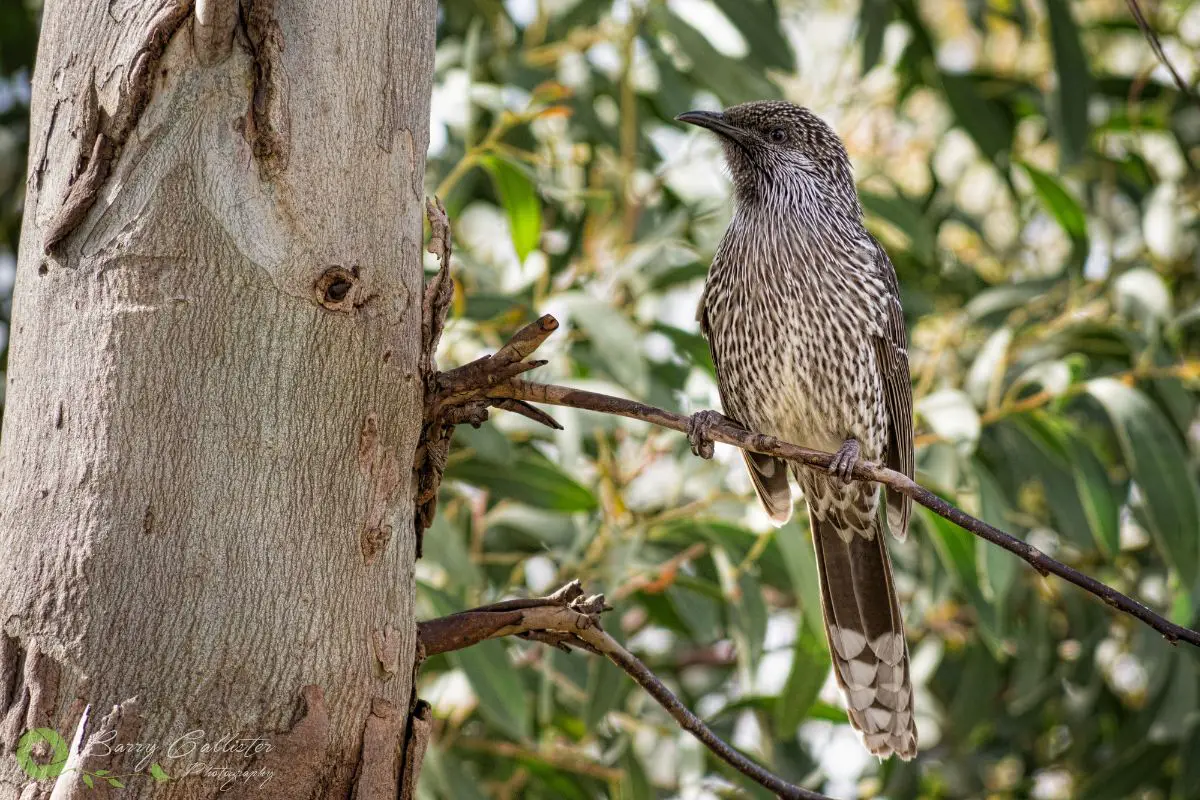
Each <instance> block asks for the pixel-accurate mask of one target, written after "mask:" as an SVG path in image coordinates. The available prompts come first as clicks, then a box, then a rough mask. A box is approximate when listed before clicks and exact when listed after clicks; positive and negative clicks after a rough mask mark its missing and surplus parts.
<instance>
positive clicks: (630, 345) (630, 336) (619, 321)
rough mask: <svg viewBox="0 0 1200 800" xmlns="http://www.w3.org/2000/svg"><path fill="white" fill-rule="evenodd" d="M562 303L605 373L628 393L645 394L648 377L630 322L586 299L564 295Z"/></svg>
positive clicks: (638, 338)
mask: <svg viewBox="0 0 1200 800" xmlns="http://www.w3.org/2000/svg"><path fill="white" fill-rule="evenodd" d="M561 299H563V300H564V301H566V303H567V304H568V306H569V307H570V309H571V320H572V321H573V322H574V323H575V324H576V325H578V326H579V327H580V328H581V329H582V330H583V331H584V332H585V333H586V334H587V335H588V339H589V340H590V341H591V343H592V347H594V348H595V352H596V355H597V356H598V357H599V359H600V361H602V362H603V367H604V369H606V370H607V371H608V373H609V374H610V375H612V377H613V378H615V379H616V380H617V382H618V383H620V384H621V385H622V386H624V387H625V388H626V389H629V391H631V392H633V393H634V394H638V395H642V394H645V392H646V386H647V383H648V381H649V374H648V370H647V368H646V359H645V358H643V356H642V345H641V338H642V336H641V333H640V332H639V331H638V329H637V328H636V327H634V325H633V323H632V322H630V321H629V318H628V317H626V316H625V315H624V314H622V313H621V312H620V311H618V310H617V309H615V308H613V307H612V306H611V305H609V304H608V303H606V302H603V301H600V300H597V299H595V298H592V297H588V296H587V295H583V294H571V295H563V296H562V297H561Z"/></svg>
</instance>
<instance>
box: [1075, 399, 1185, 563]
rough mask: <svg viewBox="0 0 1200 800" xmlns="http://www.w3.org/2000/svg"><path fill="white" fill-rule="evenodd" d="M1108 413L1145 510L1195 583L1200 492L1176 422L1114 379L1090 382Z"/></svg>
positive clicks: (1166, 550)
mask: <svg viewBox="0 0 1200 800" xmlns="http://www.w3.org/2000/svg"><path fill="white" fill-rule="evenodd" d="M1088 391H1089V392H1090V394H1091V395H1092V397H1094V398H1095V399H1096V400H1097V401H1099V403H1100V405H1101V406H1103V408H1104V410H1105V411H1106V412H1107V413H1108V416H1109V419H1110V421H1111V422H1112V426H1113V430H1114V431H1115V433H1116V435H1117V441H1118V442H1119V444H1120V447H1121V451H1122V453H1123V454H1124V457H1125V463H1126V464H1127V465H1128V468H1129V472H1130V475H1131V476H1132V478H1133V480H1134V482H1136V483H1137V486H1138V489H1139V490H1140V491H1141V493H1142V495H1143V496H1144V497H1145V502H1144V503H1143V504H1142V506H1141V511H1142V513H1143V514H1144V516H1145V519H1146V521H1147V523H1148V524H1149V526H1150V532H1151V535H1152V536H1153V538H1154V541H1155V543H1156V544H1157V546H1158V548H1159V550H1160V552H1161V553H1162V556H1163V558H1164V559H1166V560H1167V563H1168V564H1170V565H1171V567H1172V568H1173V569H1175V570H1176V571H1177V572H1178V573H1179V574H1180V576H1182V577H1183V579H1184V582H1185V584H1186V585H1188V586H1191V585H1192V584H1194V583H1195V581H1196V578H1197V574H1198V573H1200V537H1197V535H1196V532H1197V531H1200V489H1198V488H1197V486H1196V479H1195V477H1194V474H1193V472H1192V469H1191V467H1190V465H1189V462H1188V456H1187V453H1186V451H1185V450H1184V448H1183V445H1182V443H1181V442H1180V441H1179V438H1178V436H1177V434H1175V432H1174V431H1173V430H1172V428H1171V423H1170V422H1168V421H1167V419H1166V418H1165V417H1164V416H1163V415H1162V412H1160V411H1159V410H1158V408H1157V407H1156V406H1155V405H1154V404H1153V403H1151V402H1150V401H1149V400H1148V399H1147V398H1146V396H1145V395H1144V394H1142V393H1141V392H1140V391H1138V390H1137V389H1133V388H1131V387H1129V386H1126V385H1124V384H1123V383H1121V382H1119V381H1117V380H1114V379H1112V378H1099V379H1096V380H1093V381H1091V382H1089V383H1088Z"/></svg>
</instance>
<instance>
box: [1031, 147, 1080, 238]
mask: <svg viewBox="0 0 1200 800" xmlns="http://www.w3.org/2000/svg"><path fill="white" fill-rule="evenodd" d="M1018 163H1019V165H1020V167H1021V169H1023V170H1024V171H1025V174H1026V175H1028V176H1029V180H1030V181H1032V182H1033V189H1034V191H1035V192H1036V193H1037V196H1038V200H1039V201H1040V202H1041V204H1042V205H1043V206H1044V207H1045V209H1046V211H1047V212H1048V213H1049V214H1050V216H1052V217H1054V221H1055V222H1057V223H1058V226H1059V227H1060V228H1062V229H1063V231H1064V232H1065V233H1066V234H1067V235H1068V236H1070V237H1071V238H1072V239H1074V240H1075V241H1077V242H1086V241H1087V216H1086V215H1085V214H1084V213H1083V208H1082V207H1081V206H1080V205H1079V201H1078V200H1076V199H1075V198H1074V197H1072V196H1071V195H1070V194H1069V193H1068V192H1067V190H1066V189H1065V188H1064V187H1063V185H1062V184H1061V183H1059V182H1058V180H1057V179H1056V178H1054V177H1053V176H1051V175H1048V174H1046V173H1045V172H1042V171H1041V170H1039V169H1038V168H1037V167H1034V166H1033V165H1031V164H1028V163H1026V162H1024V161H1021V162H1018Z"/></svg>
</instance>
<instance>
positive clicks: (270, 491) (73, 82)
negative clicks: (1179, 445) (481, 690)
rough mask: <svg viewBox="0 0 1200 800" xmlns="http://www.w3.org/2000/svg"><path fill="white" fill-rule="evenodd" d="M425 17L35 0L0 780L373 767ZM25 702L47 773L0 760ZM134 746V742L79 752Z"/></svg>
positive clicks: (395, 545) (418, 202)
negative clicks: (49, 736) (52, 747)
mask: <svg viewBox="0 0 1200 800" xmlns="http://www.w3.org/2000/svg"><path fill="white" fill-rule="evenodd" d="M435 14H436V3H435V0H362V2H354V3H327V2H319V1H318V0H294V2H289V3H281V4H279V5H278V6H274V5H273V4H272V3H271V2H263V0H240V4H239V0H197V2H195V3H194V4H193V3H192V2H187V1H185V0H154V1H153V2H133V1H132V0H108V2H95V3H79V2H66V0H49V2H47V4H46V7H45V14H44V21H43V30H42V38H41V42H40V50H39V56H38V67H37V73H36V75H35V76H34V82H33V111H32V114H33V118H32V144H31V147H30V164H29V174H30V178H29V187H28V195H27V200H26V210H25V221H24V229H23V232H22V238H21V250H20V257H19V263H18V271H17V284H16V291H15V299H14V320H13V339H12V349H11V353H10V365H9V383H8V387H7V396H6V401H7V402H6V410H5V417H4V430H3V437H2V439H0V576H2V577H0V626H2V631H0V750H2V753H0V755H2V756H3V757H2V758H0V798H4V799H6V800H7V798H17V797H20V798H22V800H28V798H34V797H45V796H49V795H50V792H51V790H52V788H53V789H54V796H55V797H70V796H74V795H75V794H80V795H83V794H87V796H93V795H92V793H91V792H88V791H86V790H85V789H83V787H82V775H83V774H85V773H87V774H90V775H93V776H94V775H95V773H96V771H97V770H110V771H111V772H113V773H117V774H119V775H121V776H122V777H121V778H120V780H121V782H122V783H123V784H124V785H125V787H126V788H125V789H121V790H112V791H111V793H112V796H119V797H136V796H142V795H145V796H151V795H153V796H156V797H159V796H161V797H171V798H184V797H186V798H207V797H216V796H218V795H221V796H226V797H227V796H239V795H240V796H245V797H254V798H288V799H289V800H291V799H293V798H309V797H311V798H318V797H320V798H325V797H330V798H337V797H351V796H353V797H358V798H375V797H385V796H387V797H395V796H396V794H397V792H398V786H399V784H400V780H401V778H400V774H399V773H400V769H401V760H402V759H401V755H400V754H401V753H402V752H403V739H404V736H405V725H406V721H407V719H408V715H409V707H410V702H411V699H412V675H411V669H412V664H413V661H414V649H415V645H416V639H415V633H416V623H415V619H414V616H413V561H414V548H415V538H414V534H413V522H412V505H413V493H412V481H411V465H412V459H413V453H414V449H415V446H416V444H417V437H418V435H419V431H420V425H421V417H422V413H421V412H422V389H421V381H420V377H419V375H418V355H419V353H418V351H419V344H420V316H421V302H420V300H421V294H420V292H421V282H422V270H421V261H422V257H421V241H422V209H423V173H424V163H425V157H424V154H425V149H426V143H427V138H428V119H429V96H430V89H431V81H432V71H433V50H434V20H435ZM85 710H86V711H87V713H86V714H85ZM38 727H49V728H52V729H54V730H56V731H57V732H58V733H59V734H61V736H62V737H63V738H64V739H65V740H67V741H68V742H70V741H71V739H72V736H73V735H75V734H76V733H77V732H81V733H82V735H83V739H82V741H83V742H84V745H83V746H82V747H79V748H77V752H76V753H75V754H74V755H73V757H72V759H73V760H72V770H70V771H68V772H66V773H64V774H63V776H62V777H60V779H59V780H58V781H57V788H55V785H56V782H55V781H54V780H53V779H47V780H43V781H41V782H35V781H33V780H32V779H31V778H30V777H29V775H28V774H27V773H26V772H25V771H23V770H22V769H21V768H20V767H19V766H18V765H17V762H16V760H15V759H13V758H12V757H11V756H12V754H13V753H14V750H15V749H16V747H17V743H18V741H19V739H20V738H21V736H22V734H23V733H24V732H25V731H27V730H29V729H32V728H38ZM196 731H200V732H202V733H200V734H196V733H194V732H196ZM189 732H192V733H191V734H190V735H191V738H190V739H184V740H182V742H180V741H179V737H181V736H184V735H185V734H189ZM89 737H90V741H91V742H92V743H93V746H92V747H91V748H90V749H89V748H88V747H87V744H86V743H87V742H88V741H89ZM106 737H112V738H109V739H108V740H107V741H108V744H109V746H107V747H106V746H104V745H98V744H96V743H97V742H103V741H104V740H105V738H106ZM221 737H227V738H228V737H232V738H233V739H235V740H242V744H240V745H235V744H232V743H230V742H228V741H226V742H224V743H222V742H221V741H219V740H220V739H221ZM247 739H256V740H259V742H258V743H257V744H246V743H245V740H247ZM188 742H192V743H194V744H196V745H199V744H209V745H216V746H217V747H216V751H215V752H213V751H211V750H212V748H210V752H207V753H205V752H203V748H201V747H199V746H195V747H190V748H189V744H188ZM133 743H140V744H142V745H144V746H148V747H154V748H155V750H154V751H152V752H151V753H150V756H151V757H150V758H149V759H142V758H141V756H143V755H145V753H144V752H143V753H139V754H136V755H131V754H124V755H120V754H117V753H111V754H106V751H113V750H115V749H116V748H115V745H116V744H133ZM173 743H174V744H176V745H177V747H176V750H175V751H174V753H172V752H171V751H169V749H168V748H169V747H170V746H171V745H172V744H173ZM41 750H45V746H44V745H43V746H42V747H41ZM189 750H190V752H188V753H186V754H185V755H180V753H181V752H183V751H189ZM35 755H36V756H38V758H39V759H40V760H43V761H44V760H46V757H47V756H46V753H45V752H40V751H39V750H35ZM150 763H157V764H159V765H160V766H161V768H162V769H163V771H164V772H165V773H166V774H167V775H169V776H170V780H167V781H165V782H156V781H155V780H154V779H153V778H152V777H150V775H149V774H148V771H149V770H148V765H149V764H150ZM196 765H199V766H196ZM206 767H209V768H211V769H209V770H207V771H206V769H205V768H206ZM221 769H228V770H232V771H239V770H260V773H259V775H258V776H257V777H255V778H254V779H251V780H245V779H241V778H235V779H233V780H227V778H228V776H227V775H226V776H225V778H223V777H221V776H220V774H215V773H214V772H213V770H221ZM189 771H193V772H194V773H195V774H191V775H190V776H189V775H188V772H189ZM131 773H132V774H131ZM266 773H271V775H270V777H269V779H268V780H266V781H265V782H264V781H263V778H264V777H265V776H266ZM103 777H104V776H100V778H93V780H94V782H98V783H99V785H100V786H101V787H103V786H104V783H105V781H104V780H103ZM230 787H232V791H224V792H223V791H222V789H223V788H230ZM105 791H107V790H105ZM100 793H101V795H102V794H103V791H101V792H100Z"/></svg>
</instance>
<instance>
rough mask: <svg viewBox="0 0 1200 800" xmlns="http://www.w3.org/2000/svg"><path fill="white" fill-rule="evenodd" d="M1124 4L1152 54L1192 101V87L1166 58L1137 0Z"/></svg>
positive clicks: (1156, 35) (1127, 0) (1165, 53)
mask: <svg viewBox="0 0 1200 800" xmlns="http://www.w3.org/2000/svg"><path fill="white" fill-rule="evenodd" d="M1125 5H1127V6H1129V13H1130V14H1132V15H1133V19H1134V21H1136V22H1137V26H1138V28H1140V29H1141V31H1142V35H1143V36H1145V37H1146V41H1147V42H1148V43H1149V44H1150V49H1151V50H1153V51H1154V55H1155V56H1157V57H1158V60H1159V62H1161V63H1162V65H1163V66H1164V67H1166V68H1167V71H1168V72H1170V73H1171V77H1172V78H1173V79H1174V80H1175V85H1176V86H1178V87H1179V91H1181V92H1183V95H1184V97H1187V98H1189V99H1191V100H1193V101H1195V99H1196V95H1195V94H1193V92H1192V87H1190V86H1188V83H1187V81H1185V80H1184V79H1183V76H1182V75H1180V74H1179V72H1178V71H1177V70H1176V69H1175V65H1174V64H1172V63H1171V60H1170V59H1169V58H1167V52H1166V51H1165V50H1163V46H1162V42H1161V41H1160V40H1159V38H1158V32H1157V31H1155V30H1154V26H1153V25H1151V24H1150V21H1149V20H1147V19H1146V15H1145V14H1144V13H1142V7H1141V6H1140V5H1138V0H1125Z"/></svg>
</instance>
